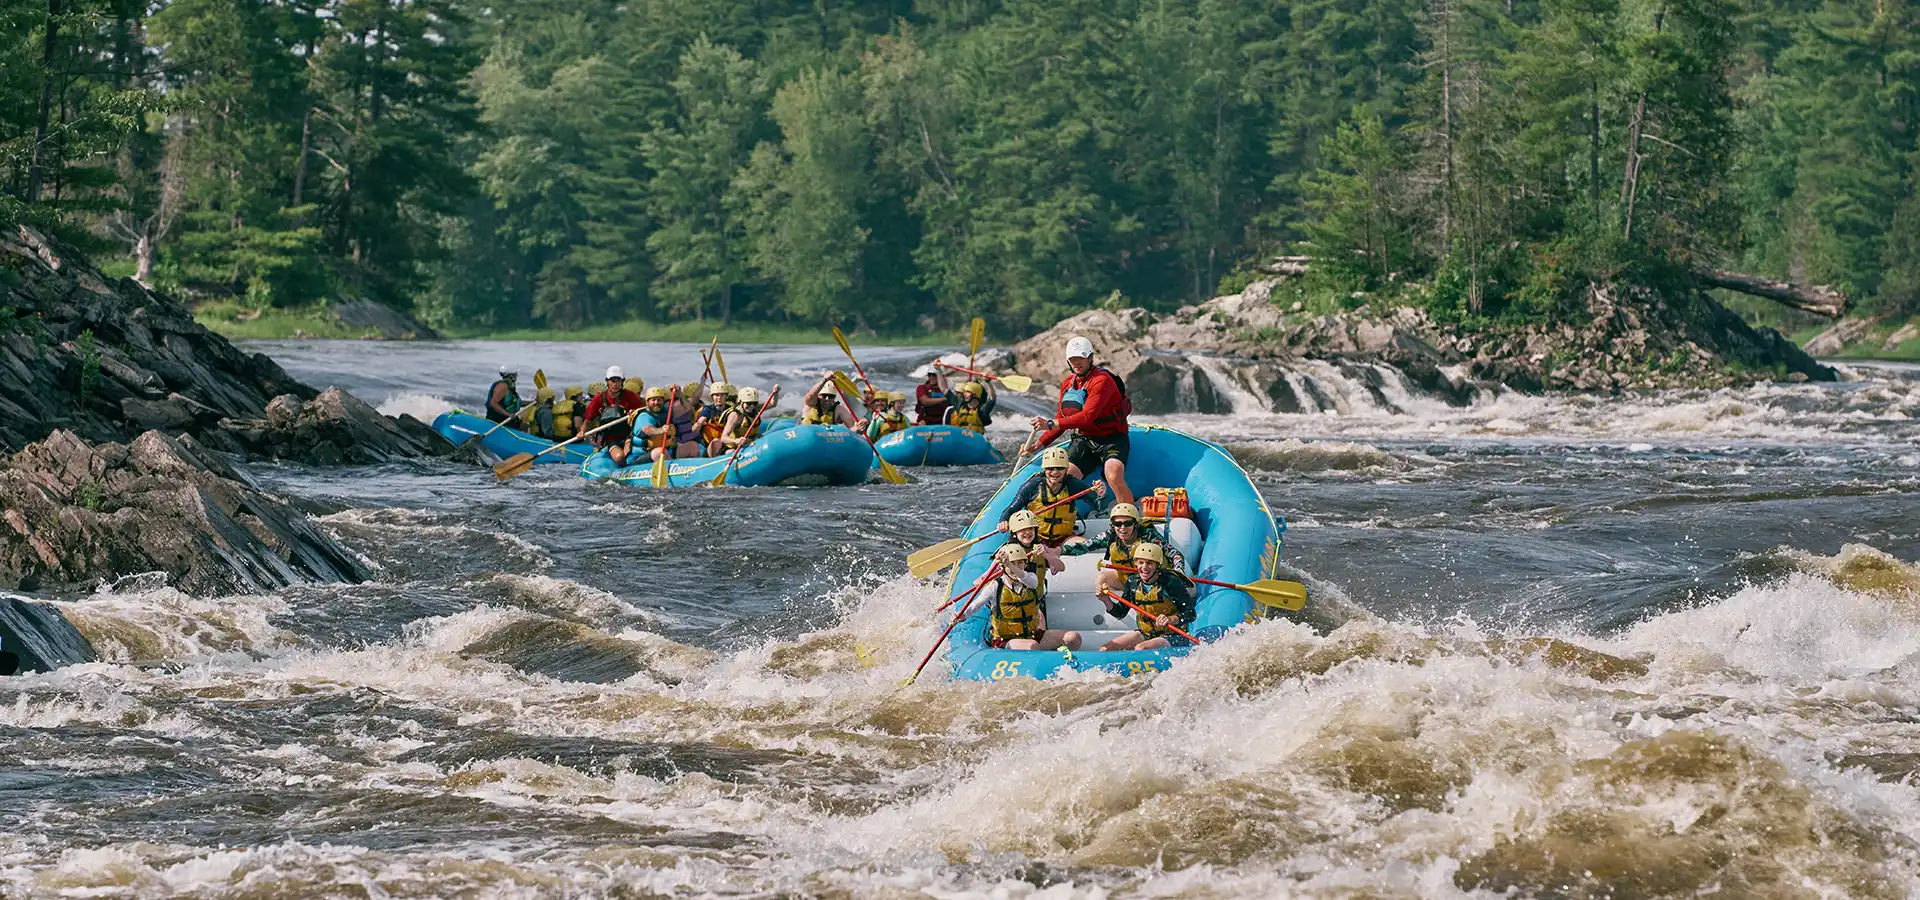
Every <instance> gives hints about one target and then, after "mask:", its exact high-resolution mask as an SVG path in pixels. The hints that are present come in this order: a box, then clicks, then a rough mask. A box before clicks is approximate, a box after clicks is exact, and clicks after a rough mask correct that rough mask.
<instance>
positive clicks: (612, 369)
mask: <svg viewBox="0 0 1920 900" xmlns="http://www.w3.org/2000/svg"><path fill="white" fill-rule="evenodd" d="M615 378H618V379H620V380H621V381H625V380H627V373H626V372H625V371H624V370H622V369H621V368H620V367H619V366H608V367H607V379H608V380H609V381H611V380H612V379H615Z"/></svg>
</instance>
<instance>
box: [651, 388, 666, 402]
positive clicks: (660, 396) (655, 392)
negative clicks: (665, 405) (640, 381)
mask: <svg viewBox="0 0 1920 900" xmlns="http://www.w3.org/2000/svg"><path fill="white" fill-rule="evenodd" d="M647 399H648V400H665V399H667V389H666V388H663V387H650V388H647Z"/></svg>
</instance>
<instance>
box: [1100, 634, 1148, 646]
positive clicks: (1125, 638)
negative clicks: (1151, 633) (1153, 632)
mask: <svg viewBox="0 0 1920 900" xmlns="http://www.w3.org/2000/svg"><path fill="white" fill-rule="evenodd" d="M1143 640H1146V635H1143V634H1141V633H1140V632H1138V631H1129V632H1127V633H1126V634H1123V635H1121V636H1119V637H1117V638H1114V639H1113V640H1110V641H1108V642H1106V643H1104V644H1101V645H1100V649H1102V650H1132V649H1133V648H1134V645H1136V644H1139V643H1140V642H1141V641H1143Z"/></svg>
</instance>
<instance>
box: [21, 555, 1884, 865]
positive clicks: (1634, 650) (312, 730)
mask: <svg viewBox="0 0 1920 900" xmlns="http://www.w3.org/2000/svg"><path fill="white" fill-rule="evenodd" d="M1780 555H1781V558H1782V559H1786V560H1790V561H1791V562H1790V565H1789V566H1788V568H1789V569H1790V570H1791V571H1788V572H1787V573H1786V574H1785V575H1783V576H1781V577H1776V578H1773V579H1771V580H1769V581H1766V582H1764V583H1759V584H1752V585H1748V586H1746V587H1743V588H1740V589H1738V590H1735V591H1733V592H1731V593H1729V594H1726V595H1724V596H1721V597H1718V598H1716V599H1710V600H1705V601H1702V602H1698V603H1695V604H1693V605H1690V606H1687V607H1685V608H1681V609H1676V610H1673V611H1670V612H1666V613H1663V614H1658V615H1650V616H1648V617H1646V618H1644V619H1643V620H1642V621H1640V622H1638V623H1637V624H1634V625H1632V626H1630V627H1628V628H1626V629H1624V630H1622V631H1620V632H1618V633H1615V634H1603V635H1594V634H1579V633H1543V632H1513V633H1507V632H1502V631H1498V630H1491V629H1489V628H1487V627H1485V626H1482V625H1478V624H1476V623H1473V622H1469V621H1454V622H1447V623H1440V624H1432V625H1414V624H1406V623H1393V622H1387V621H1382V620H1380V619H1377V618H1374V617H1371V616H1367V615H1365V614H1355V615H1354V616H1353V617H1351V618H1349V619H1347V620H1345V621H1344V622H1341V623H1329V624H1328V626H1326V628H1325V629H1324V630H1316V629H1315V628H1311V627H1308V626H1306V625H1302V624H1296V623H1288V622H1271V623H1266V624H1263V625H1260V626H1258V627H1253V628H1247V629H1244V630H1242V631H1240V632H1238V633H1235V634H1233V635H1231V636H1230V637H1228V638H1227V639H1225V640H1223V641H1221V642H1219V643H1217V644H1215V645H1212V646H1210V647H1208V648H1207V649H1206V650H1204V651H1203V652H1201V653H1198V654H1196V655H1195V656H1193V657H1192V658H1190V659H1189V660H1187V661H1186V662H1184V663H1183V664H1181V665H1178V666H1176V667H1174V668H1173V669H1172V670H1171V671H1169V672H1168V673H1166V674H1163V675H1161V676H1159V677H1158V678H1156V679H1153V680H1151V681H1125V680H1120V679H1115V678H1111V677H1107V676H1102V675H1079V676H1075V677H1071V678H1067V679H1063V680H1059V681H1053V682H1046V683H1039V682H1033V681H1029V680H1025V679H1013V680H1009V681H1006V682H1001V683H994V684H985V685H981V684H971V683H969V684H952V683H946V682H944V681H943V680H941V679H940V678H939V677H938V675H937V671H936V673H935V674H934V675H933V676H931V677H927V678H925V679H924V680H923V681H921V682H920V683H918V684H916V685H915V686H913V687H910V688H903V687H901V686H900V681H901V679H902V678H903V677H904V676H905V675H906V674H907V673H908V672H910V671H911V670H912V668H913V666H914V665H915V664H917V662H918V660H919V658H920V656H921V654H922V653H923V652H924V650H925V648H926V647H927V646H928V645H929V644H930V643H931V642H932V640H933V638H934V636H935V635H936V634H937V630H938V628H939V626H940V625H941V622H940V621H939V620H938V619H937V617H934V616H932V615H930V611H931V610H932V608H933V607H934V606H935V605H937V602H938V599H939V597H940V596H941V595H942V594H943V593H944V592H943V591H942V590H941V589H940V587H939V586H936V585H930V584H925V583H919V582H913V581H910V580H906V579H895V580H892V581H887V582H884V583H880V584H878V585H877V586H872V585H869V586H865V587H856V586H848V587H844V588H840V589H837V590H834V591H831V592H829V593H827V594H825V595H822V596H819V597H816V598H813V600H812V601H811V605H810V608H809V609H808V610H806V611H805V612H801V611H800V610H795V611H794V612H796V613H800V614H803V615H805V614H811V615H818V616H819V618H820V619H821V621H822V623H823V627H820V628H819V629H817V630H812V631H807V632H805V633H803V634H801V635H800V636H798V637H795V638H783V639H774V640H757V641H750V642H748V643H747V644H745V645H744V646H741V647H739V648H738V649H733V650H725V651H719V652H715V651H710V650H702V649H697V648H694V647H690V646H687V645H685V644H682V643H678V642H675V641H672V640H669V639H667V638H665V637H663V636H661V635H660V634H658V633H657V632H655V631H653V630H652V629H651V626H650V625H649V623H647V622H646V621H645V618H644V617H642V616H636V615H634V614H633V613H632V612H631V611H629V610H628V609H626V608H624V607H623V605H622V604H621V602H620V601H618V600H617V599H616V598H611V597H603V596H600V595H599V594H598V593H597V592H593V591H592V590H591V589H580V588H578V587H575V586H569V585H567V584H565V583H564V582H561V581H557V580H550V579H544V578H543V577H542V576H512V577H510V578H508V579H507V580H505V581H504V582H502V583H500V584H496V585H494V586H493V588H492V589H493V590H496V591H504V594H505V596H504V598H503V599H504V601H505V602H504V603H503V604H502V605H494V606H483V607H480V608H477V609H472V610H467V611H463V612H458V613H454V614H450V615H444V616H433V617H427V618H423V619H419V620H417V621H415V622H414V623H413V624H411V625H409V626H408V627H407V629H406V631H405V633H404V634H403V635H401V636H399V637H396V638H395V639H393V640H390V641H386V642H382V643H379V644H374V645H369V646H364V647H359V648H350V649H348V648H322V647H314V646H310V645H306V644H305V643H303V642H299V641H288V640H284V639H281V638H279V637H276V636H275V635H274V634H273V632H272V631H271V628H272V626H271V625H270V624H269V625H266V626H263V627H265V628H266V629H268V630H266V631H260V632H258V633H257V636H256V637H251V638H248V639H247V640H246V641H245V643H246V644H247V645H248V646H249V647H250V648H251V649H252V650H254V651H255V653H254V654H253V655H241V654H234V653H231V652H226V651H227V649H228V648H229V647H233V646H238V642H223V641H220V640H208V639H206V638H204V637H202V636H201V635H203V633H205V632H207V631H208V630H209V629H213V628H214V625H215V623H216V622H218V621H220V620H221V619H222V617H224V616H227V615H229V613H228V612H227V611H224V610H217V609H216V608H214V606H213V605H209V606H208V607H206V608H201V609H197V610H195V609H188V610H186V611H184V612H175V613H170V614H171V615H178V616H179V618H178V619H177V620H175V619H164V617H162V618H160V619H156V618H155V614H153V613H150V612H146V611H144V610H147V609H149V608H151V609H169V608H171V607H169V604H177V603H178V601H176V600H173V599H170V598H167V597H166V596H165V595H164V593H163V592H159V591H152V590H149V591H147V592H145V593H141V592H139V591H136V592H134V596H133V597H127V596H96V597H93V598H88V599H85V600H82V601H79V602H77V603H76V604H74V605H73V609H74V611H76V612H77V613H79V615H77V616H76V618H77V619H79V620H80V621H81V622H82V627H83V628H86V629H88V631H89V633H90V634H93V635H95V636H98V637H106V636H109V635H110V634H111V633H113V632H114V631H115V629H116V628H118V627H119V626H115V625H112V624H111V623H112V622H113V621H114V620H116V619H120V618H125V617H132V618H135V619H138V620H139V621H141V622H142V623H143V624H142V627H143V628H146V629H149V630H153V629H165V628H171V629H173V630H174V632H175V634H174V636H173V637H172V638H171V639H166V640H160V641H158V642H157V644H156V646H159V647H160V648H161V652H167V653H174V654H178V655H177V656H176V662H175V666H174V668H175V669H177V671H175V672H173V673H171V674H168V673H165V672H161V671H158V670H152V669H144V670H143V669H134V668H131V667H127V666H116V665H107V664H96V665H89V666H81V667H76V668H74V669H69V670H64V671H62V672H59V673H55V674H52V675H45V676H35V677H33V678H30V679H26V680H23V681H22V682H19V683H18V685H17V687H16V690H17V691H18V692H19V694H18V697H17V698H16V699H15V700H14V702H13V703H12V704H11V705H9V706H5V707H0V725H6V726H15V727H20V726H26V727H46V726H47V725H49V724H51V723H58V724H62V725H68V726H71V725H74V724H76V723H84V722H100V723H121V724H134V723H139V724H138V725H137V727H135V728H134V731H135V732H136V733H145V734H150V735H153V736H154V737H156V738H165V739H167V740H171V741H192V742H195V743H196V746H198V747H200V748H201V749H200V751H199V754H200V755H203V756H204V757H205V764H206V765H207V766H208V767H209V768H208V771H207V772H206V774H204V775H201V776H196V777H202V778H205V779H206V780H207V782H208V783H209V784H210V785H211V787H206V788H204V789H205V790H208V791H210V792H211V793H213V794H214V795H215V799H214V800H209V801H207V802H209V803H215V802H216V801H218V802H222V803H226V804H227V805H226V806H223V807H221V808H225V809H228V810H229V811H228V813H227V814H226V815H225V817H224V818H222V819H221V820H220V821H221V824H220V825H219V826H218V828H219V829H224V830H223V831H222V832H221V834H222V835H224V838H223V839H229V840H230V842H233V843H251V844H253V845H255V849H250V850H210V849H206V848H205V847H204V846H188V845H185V844H178V843H173V842H171V841H170V840H168V839H167V838H166V837H165V834H166V832H165V831H164V830H163V829H162V828H161V827H160V826H159V825H158V824H156V826H155V830H154V832H153V836H152V839H149V840H117V841H114V842H111V843H108V844H106V845H101V846H90V847H88V848H84V849H81V848H69V849H59V848H58V847H57V846H56V844H54V843H50V842H46V841H41V840H37V839H35V838H33V837H31V836H24V835H14V836H10V837H7V838H0V866H4V868H0V878H4V880H5V883H9V884H11V885H13V886H14V887H15V888H16V889H18V890H21V891H23V892H27V893H47V894H52V893H56V892H60V891H77V892H88V891H95V890H102V891H105V892H109V893H117V894H123V895H130V896H163V895H167V894H170V893H174V892H180V891H210V890H222V891H244V892H249V893H261V894H267V893H276V892H279V893H308V892H316V891H321V890H328V891H332V890H346V889H349V888H350V887H351V889H353V890H367V891H376V890H377V892H381V893H387V894H391V895H418V896H427V895H435V896H439V895H447V894H451V893H473V894H488V895H492V894H519V893H536V894H538V893H549V892H557V891H559V890H561V888H562V886H563V885H564V887H565V889H566V890H571V891H577V892H602V891H609V890H616V889H618V890H621V891H625V892H634V891H639V892H647V891H655V892H660V893H664V894H670V895H678V894H689V893H710V892H716V891H734V892H746V893H780V892H787V893H795V894H807V895H817V894H836V895H849V896H867V895H874V894H898V895H902V896H905V895H911V894H914V893H915V892H920V891H928V892H932V893H934V894H936V895H939V896H982V897H984V896H1040V895H1041V894H1042V893H1043V890H1042V886H1043V885H1044V886H1047V887H1046V888H1045V890H1044V895H1045V896H1049V897H1053V896H1062V897H1064V896H1086V897H1098V896H1108V895H1110V894H1113V893H1120V894H1129V895H1132V894H1139V895H1143V896H1209V897H1211V896H1228V895H1248V894H1261V895H1267V896H1277V895H1288V894H1297V895H1301V896H1349V895H1355V894H1365V895H1375V896H1450V895H1453V896H1465V895H1491V894H1495V893H1498V892H1502V891H1516V892H1518V893H1520V894H1522V895H1529V896H1532V895H1556V896H1599V895H1612V896H1668V895H1690V894H1695V893H1699V892H1704V891H1712V890H1718V891H1720V892H1723V893H1731V894H1734V895H1740V896H1759V897H1764V896H1780V897H1787V896H1804V895H1808V894H1816V895H1817V894H1826V895H1831V896H1850V897H1901V896H1909V895H1911V894H1912V893H1913V892H1915V891H1916V890H1920V854H1917V853H1916V848H1915V845H1914V842H1913V841H1912V840H1911V837H1910V836H1911V835H1912V834H1913V832H1914V831H1915V830H1916V829H1917V828H1920V791H1916V788H1915V786H1914V784H1913V783H1912V778H1911V777H1910V776H1912V775H1913V774H1914V773H1915V770H1916V769H1917V768H1920V758H1916V757H1915V756H1914V754H1912V752H1911V749H1910V747H1911V724H1910V723H1911V722H1912V721H1913V718H1914V716H1915V715H1916V713H1920V690H1916V688H1915V687H1914V685H1915V684H1920V680H1916V678H1915V676H1916V675H1920V670H1916V668H1915V667H1916V666H1920V627H1916V626H1920V609H1916V608H1915V604H1914V601H1913V585H1914V584H1916V583H1917V582H1916V577H1917V576H1916V571H1915V569H1914V568H1913V567H1912V566H1911V565H1909V564H1907V563H1904V562H1901V561H1899V560H1895V559H1892V558H1891V557H1887V556H1886V555H1885V554H1879V553H1877V551H1872V550H1870V549H1867V548H1849V549H1848V550H1846V551H1843V552H1842V553H1840V554H1837V555H1835V556H1833V557H1822V556H1816V555H1810V554H1802V553H1798V552H1797V551H1791V550H1788V551H1782V552H1781V554H1780ZM516 598H517V599H516ZM530 598H532V599H531V600H530ZM321 599H322V598H319V597H317V596H316V597H310V598H308V600H307V602H316V601H319V600H321ZM223 602H224V603H226V604H230V605H232V606H233V607H234V608H240V609H245V608H246V603H247V601H246V600H245V598H230V599H229V600H227V601H223ZM129 603H133V604H135V605H136V606H138V608H139V610H142V611H136V612H133V613H129V612H128V611H127V610H128V608H129V606H128V604H129ZM258 612H259V614H263V615H266V616H267V617H268V618H269V619H271V617H272V616H273V615H274V614H276V613H277V612H278V610H276V609H274V608H272V607H271V606H265V607H261V608H260V609H259V610H258ZM160 621H172V622H173V623H174V624H172V625H160V624H157V623H158V622H160ZM252 627H253V626H246V627H243V628H242V629H241V631H243V632H246V631H247V630H248V628H252ZM249 633H251V632H249ZM262 651H264V652H262ZM129 652H132V651H129ZM256 657H257V658H256ZM935 668H936V670H937V668H938V666H937V664H936V666H935ZM329 723H335V724H332V725H330V724H329ZM316 724H317V725H319V726H320V727H314V726H315V725H316ZM296 725H297V726H298V727H296ZM147 752H148V751H145V750H141V749H139V748H138V747H136V746H133V745H129V750H128V751H127V752H123V751H122V750H121V749H119V748H113V747H107V746H98V747H90V746H88V745H86V744H78V745H73V744H70V745H67V746H65V747H64V748H62V750H61V752H60V753H59V754H57V756H58V757H59V759H60V760H61V761H60V762H59V763H58V765H60V766H65V767H67V769H68V770H69V771H80V770H85V769H87V768H88V767H93V766H105V765H107V764H108V763H109V762H110V761H112V760H119V759H132V760H134V761H135V762H138V761H139V760H141V759H144V758H146V757H145V756H144V755H143V754H145V753H147ZM52 757H53V755H51V754H50V755H49V759H51V758H52ZM159 758H167V757H159ZM115 764H124V763H115ZM220 798H224V800H222V799H220ZM248 798H253V799H248ZM216 805H217V804H216ZM134 808H137V804H136V806H135V807H134ZM46 815H47V816H49V817H50V818H49V819H48V821H47V822H46V825H47V827H48V828H49V829H52V830H55V831H60V830H61V829H65V828H70V827H73V826H72V823H69V822H64V821H61V816H62V815H63V813H61V812H60V811H59V810H57V809H56V810H52V811H50V812H48V813H46ZM130 815H131V814H130V813H128V812H126V811H125V810H124V809H123V810H120V811H118V812H116V816H118V817H119V819H126V818H128V817H129V816H130ZM383 823H384V824H383ZM403 823H404V824H403ZM122 826H123V827H132V826H125V825H124V823H122ZM135 830H137V829H135ZM122 833H124V832H122ZM256 835H257V836H266V837H265V839H257V840H251V839H250V838H251V837H253V836H256ZM427 835H432V838H433V840H432V841H431V842H429V841H427V839H426V836H427ZM462 835H464V836H465V837H464V838H461V836H462ZM207 840H208V838H207V836H206V835H200V836H199V839H198V840H196V841H195V842H194V843H196V844H204V843H206V842H207ZM450 842H451V843H450ZM345 843H351V844H355V845H357V847H355V848H347V847H342V846H340V844H345ZM108 889H110V890H108Z"/></svg>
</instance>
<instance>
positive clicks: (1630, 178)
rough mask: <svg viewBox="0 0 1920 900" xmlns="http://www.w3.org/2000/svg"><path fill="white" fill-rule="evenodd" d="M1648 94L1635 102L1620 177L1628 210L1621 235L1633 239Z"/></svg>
mask: <svg viewBox="0 0 1920 900" xmlns="http://www.w3.org/2000/svg"><path fill="white" fill-rule="evenodd" d="M1646 118H1647V95H1646V94H1644V93H1643V94H1641V95H1640V102H1638V103H1636V104H1634V107H1633V121H1632V122H1630V123H1628V125H1627V170H1626V173H1625V174H1624V175H1622V176H1621V178H1620V203H1621V206H1622V207H1624V208H1625V210H1626V220H1625V224H1624V226H1623V227H1622V229H1621V232H1620V233H1621V236H1622V237H1624V238H1625V239H1627V240H1633V207H1634V201H1635V200H1637V199H1639V197H1640V128H1641V126H1642V125H1644V124H1645V123H1646Z"/></svg>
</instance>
